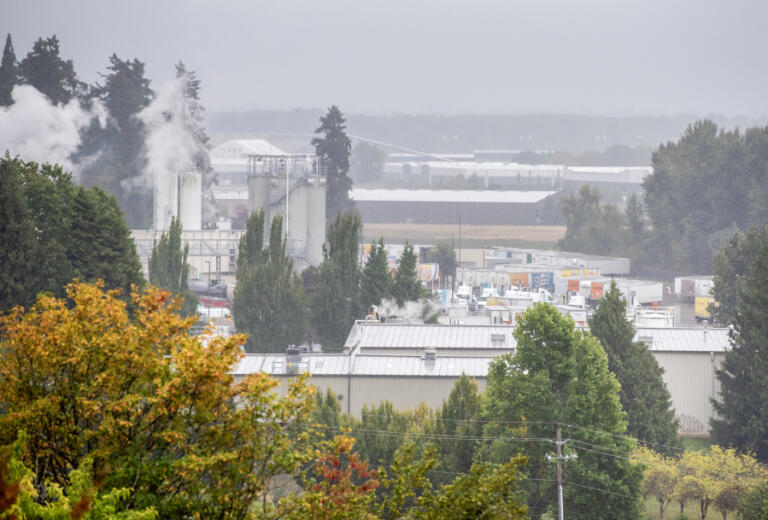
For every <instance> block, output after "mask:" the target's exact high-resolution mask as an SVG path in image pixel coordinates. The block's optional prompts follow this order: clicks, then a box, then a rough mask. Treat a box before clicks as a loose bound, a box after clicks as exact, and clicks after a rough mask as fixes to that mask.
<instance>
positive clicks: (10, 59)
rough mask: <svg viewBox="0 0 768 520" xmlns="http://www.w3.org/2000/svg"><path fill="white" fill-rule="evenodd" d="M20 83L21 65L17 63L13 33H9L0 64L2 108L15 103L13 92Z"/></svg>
mask: <svg viewBox="0 0 768 520" xmlns="http://www.w3.org/2000/svg"><path fill="white" fill-rule="evenodd" d="M18 83H19V64H18V63H16V53H15V52H13V42H11V33H8V36H7V37H6V39H5V47H4V48H3V61H2V62H0V107H7V106H9V105H11V104H12V103H13V98H12V97H11V91H12V90H13V87H14V86H15V85H17V84H18Z"/></svg>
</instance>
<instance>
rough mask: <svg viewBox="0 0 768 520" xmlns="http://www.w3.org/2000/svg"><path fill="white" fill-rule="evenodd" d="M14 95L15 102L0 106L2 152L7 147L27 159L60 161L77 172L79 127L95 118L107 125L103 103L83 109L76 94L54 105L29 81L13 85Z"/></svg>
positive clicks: (84, 125)
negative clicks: (75, 167) (73, 156)
mask: <svg viewBox="0 0 768 520" xmlns="http://www.w3.org/2000/svg"><path fill="white" fill-rule="evenodd" d="M11 96H12V97H13V100H14V103H13V104H12V105H11V106H9V107H4V108H0V153H5V151H6V150H8V151H9V152H10V153H11V155H12V156H16V155H18V156H20V157H21V158H22V159H23V160H25V161H35V162H47V163H58V164H61V165H62V166H63V167H64V169H65V170H67V171H71V172H73V173H75V174H76V173H77V172H76V171H75V169H74V165H73V164H72V154H74V153H75V152H76V151H77V147H78V146H79V145H80V131H81V130H83V129H84V128H86V127H87V126H88V125H90V123H91V121H92V120H93V119H94V118H96V119H98V120H99V123H100V124H101V125H102V126H105V125H106V119H107V111H106V110H105V109H104V106H103V105H102V104H101V103H100V102H99V101H94V102H93V103H92V105H91V108H90V109H89V110H84V109H83V108H82V107H81V106H80V102H79V101H78V100H77V99H75V98H73V99H72V100H71V101H70V102H69V103H67V104H66V105H54V104H53V103H51V102H50V101H49V100H48V98H47V97H46V96H45V95H44V94H42V93H41V92H39V91H38V90H37V89H36V88H34V87H32V86H30V85H17V86H15V87H13V91H12V93H11Z"/></svg>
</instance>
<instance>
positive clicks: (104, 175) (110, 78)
mask: <svg viewBox="0 0 768 520" xmlns="http://www.w3.org/2000/svg"><path fill="white" fill-rule="evenodd" d="M176 75H177V78H180V80H181V81H183V82H184V88H183V91H184V96H185V99H186V108H185V116H184V117H185V120H184V121H183V124H184V125H186V126H187V127H188V128H189V130H190V132H191V133H192V134H193V135H194V140H195V143H196V146H197V152H196V153H195V156H194V157H193V158H192V160H193V162H194V163H195V164H196V166H197V167H198V168H199V169H200V170H201V172H202V174H203V185H204V191H205V192H207V189H205V188H207V187H208V186H210V184H211V183H212V182H214V181H215V177H214V175H213V171H212V169H211V168H210V163H209V160H208V156H207V150H208V146H209V145H208V137H207V135H206V134H205V131H204V129H203V128H202V124H201V123H202V112H203V107H202V105H201V104H200V102H199V90H200V80H199V79H197V77H196V75H195V72H194V71H189V70H187V68H186V66H185V65H184V64H183V63H181V62H179V64H177V65H176ZM16 85H30V86H32V87H34V88H36V89H37V90H38V91H40V92H41V93H42V94H44V95H45V96H46V97H47V98H48V99H49V100H50V102H51V103H53V104H55V105H64V104H67V103H69V102H70V101H73V100H74V101H77V102H79V103H81V104H82V105H85V106H88V105H90V104H91V103H92V102H93V101H95V100H98V101H99V102H101V103H102V104H103V105H104V107H105V108H106V109H107V111H108V113H109V117H108V119H107V123H106V126H105V127H102V126H101V125H100V124H99V123H98V122H97V121H96V120H94V121H93V122H92V124H91V125H90V126H89V127H88V128H87V129H86V130H85V131H84V132H83V134H82V136H81V137H82V142H81V143H80V146H79V149H78V150H77V151H76V153H75V154H74V156H73V157H72V158H71V159H72V161H73V163H74V164H76V165H77V169H78V173H79V175H80V179H79V181H80V183H81V184H83V185H85V186H99V187H101V188H102V189H104V190H106V191H108V192H109V193H112V194H113V195H115V196H116V197H117V200H118V203H119V205H120V207H121V208H122V209H123V211H124V213H125V215H126V219H127V220H128V225H129V227H130V228H131V229H147V228H149V227H151V224H152V221H151V219H152V200H153V199H152V186H151V183H147V182H146V181H145V180H142V179H143V177H142V175H143V173H144V171H145V168H146V166H147V150H146V146H145V138H146V132H147V129H146V128H145V124H144V123H143V122H142V120H141V119H140V118H139V117H138V115H139V113H140V112H141V111H142V110H143V109H145V108H146V107H147V106H148V105H149V104H150V103H151V102H152V100H153V99H154V97H155V92H154V91H153V90H152V89H151V88H150V80H149V79H147V78H146V76H145V67H144V63H143V62H141V61H139V60H138V59H135V58H134V59H132V60H131V59H121V58H120V57H118V56H117V55H116V54H112V55H111V56H110V57H109V65H108V66H107V69H106V72H105V73H104V74H101V82H96V83H94V84H92V85H88V84H86V83H84V82H83V81H81V80H79V79H78V77H77V73H76V72H75V68H74V64H73V62H72V60H65V59H64V58H62V57H61V54H60V42H59V39H58V38H57V37H56V35H53V36H51V37H49V38H39V39H38V40H36V41H35V43H34V45H33V48H32V50H31V51H30V52H29V53H27V55H26V56H25V57H24V58H23V59H21V61H17V59H16V54H15V51H14V48H13V43H12V40H11V35H10V34H9V35H8V36H7V38H6V43H5V47H4V50H3V57H2V61H1V62H0V107H2V106H9V105H11V104H12V103H13V98H12V96H11V93H12V90H13V87H14V86H16ZM168 117H171V115H170V114H169V115H168ZM12 152H13V151H12V150H11V153H12ZM211 207H212V206H211V205H210V204H206V205H204V212H205V213H204V216H203V218H204V220H205V221H206V222H210V221H211V220H212V219H213V217H214V216H213V215H212V214H210V213H209V209H210V208H211Z"/></svg>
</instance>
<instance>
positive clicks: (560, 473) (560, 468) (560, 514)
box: [547, 425, 576, 520]
mask: <svg viewBox="0 0 768 520" xmlns="http://www.w3.org/2000/svg"><path fill="white" fill-rule="evenodd" d="M568 441H569V439H566V440H562V439H561V432H560V426H559V425H558V426H557V440H556V441H555V445H556V446H557V456H556V457H555V458H556V459H557V518H558V520H565V511H564V508H563V466H562V461H564V460H568V459H575V458H576V454H573V455H566V456H563V444H565V443H566V442H568ZM547 460H549V461H552V456H551V455H547Z"/></svg>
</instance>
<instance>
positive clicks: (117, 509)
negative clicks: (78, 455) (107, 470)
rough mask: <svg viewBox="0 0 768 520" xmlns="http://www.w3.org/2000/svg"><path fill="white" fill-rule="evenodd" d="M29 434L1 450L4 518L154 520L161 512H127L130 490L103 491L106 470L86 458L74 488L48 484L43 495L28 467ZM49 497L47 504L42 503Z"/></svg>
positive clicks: (72, 479) (76, 474)
mask: <svg viewBox="0 0 768 520" xmlns="http://www.w3.org/2000/svg"><path fill="white" fill-rule="evenodd" d="M28 439H29V435H28V434H27V433H26V432H25V431H23V430H21V431H19V432H18V434H17V437H16V441H14V443H13V444H12V445H10V446H5V447H4V449H3V450H0V497H2V498H0V518H29V519H37V518H44V519H46V520H70V519H72V518H83V519H86V520H154V519H155V518H157V511H155V509H154V508H152V507H150V508H147V509H144V510H141V511H137V510H130V509H126V507H125V505H124V503H125V502H126V500H127V499H128V497H130V494H131V490H130V489H128V488H120V489H110V490H107V492H101V490H99V484H103V468H94V464H93V459H92V458H91V457H86V458H85V459H84V460H83V461H80V462H79V463H78V464H77V469H73V470H72V473H71V474H70V482H71V483H70V485H69V486H67V487H66V489H62V488H61V486H60V485H58V484H56V483H49V484H46V485H45V487H44V489H43V493H38V492H37V490H36V489H35V488H34V486H33V484H32V483H33V481H34V478H35V473H34V472H33V471H32V470H31V469H29V468H28V467H26V466H25V465H24V461H23V460H22V457H23V455H24V452H25V450H26V444H27V441H28ZM41 497H45V498H44V500H45V503H43V504H41V503H39V502H38V500H39V499H40V498H41Z"/></svg>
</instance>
